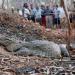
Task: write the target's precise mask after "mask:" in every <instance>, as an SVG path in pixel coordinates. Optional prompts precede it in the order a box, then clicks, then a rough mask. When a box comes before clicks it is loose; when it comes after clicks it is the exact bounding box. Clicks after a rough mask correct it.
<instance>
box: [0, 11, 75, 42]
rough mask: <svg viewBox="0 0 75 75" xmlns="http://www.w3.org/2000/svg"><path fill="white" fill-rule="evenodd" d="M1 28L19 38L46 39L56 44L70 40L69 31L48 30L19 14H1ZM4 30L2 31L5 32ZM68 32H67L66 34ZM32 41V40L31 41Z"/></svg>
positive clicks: (74, 35) (72, 37)
mask: <svg viewBox="0 0 75 75" xmlns="http://www.w3.org/2000/svg"><path fill="white" fill-rule="evenodd" d="M0 27H1V28H3V29H4V30H6V32H9V33H10V34H12V33H13V34H14V35H15V34H16V35H17V36H20V34H21V36H20V37H22V36H24V38H25V37H27V38H29V39H30V38H34V39H45V40H51V41H54V42H59V43H63V42H66V39H67V38H68V37H67V35H68V31H67V29H63V30H62V29H55V30H52V29H46V28H45V27H43V26H41V25H40V24H39V23H33V22H32V21H31V20H27V19H25V18H24V17H22V16H20V15H19V14H17V13H14V14H12V13H8V12H2V13H1V12H0ZM3 29H2V31H3ZM66 31H67V32H66ZM74 32H75V31H74V30H73V31H72V36H71V39H72V40H73V39H74V37H75V33H74ZM31 40H32V39H31Z"/></svg>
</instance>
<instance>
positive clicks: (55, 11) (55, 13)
mask: <svg viewBox="0 0 75 75" xmlns="http://www.w3.org/2000/svg"><path fill="white" fill-rule="evenodd" d="M22 15H23V16H24V17H25V18H26V19H29V20H32V21H33V22H39V23H40V24H41V25H42V26H45V27H48V28H51V27H53V26H56V27H59V28H60V27H61V26H60V20H61V18H62V17H63V16H64V10H63V8H62V7H60V6H58V5H53V6H52V7H51V6H50V5H45V4H44V3H43V4H41V5H38V4H36V5H35V6H34V5H33V4H30V7H29V6H28V4H27V3H24V5H23V9H22Z"/></svg>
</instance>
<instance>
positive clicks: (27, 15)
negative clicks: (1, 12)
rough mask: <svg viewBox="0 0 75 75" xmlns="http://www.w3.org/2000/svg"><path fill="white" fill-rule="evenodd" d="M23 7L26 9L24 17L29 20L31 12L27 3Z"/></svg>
mask: <svg viewBox="0 0 75 75" xmlns="http://www.w3.org/2000/svg"><path fill="white" fill-rule="evenodd" d="M23 7H24V8H23V10H22V12H23V16H24V17H25V18H27V19H28V18H29V16H30V11H29V9H28V4H27V3H25V4H24V6H23Z"/></svg>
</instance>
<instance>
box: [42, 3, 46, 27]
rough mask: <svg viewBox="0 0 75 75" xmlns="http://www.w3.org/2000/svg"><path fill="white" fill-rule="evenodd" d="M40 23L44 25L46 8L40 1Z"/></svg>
mask: <svg viewBox="0 0 75 75" xmlns="http://www.w3.org/2000/svg"><path fill="white" fill-rule="evenodd" d="M41 10H42V11H41V25H42V26H44V27H46V15H45V12H46V8H45V3H42V4H41Z"/></svg>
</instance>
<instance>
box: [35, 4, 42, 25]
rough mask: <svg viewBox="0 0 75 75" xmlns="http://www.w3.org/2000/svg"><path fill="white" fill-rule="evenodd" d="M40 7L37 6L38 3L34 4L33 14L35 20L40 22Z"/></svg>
mask: <svg viewBox="0 0 75 75" xmlns="http://www.w3.org/2000/svg"><path fill="white" fill-rule="evenodd" d="M41 12H42V10H41V8H40V7H39V5H36V8H35V10H34V15H35V21H36V22H39V23H40V24H41Z"/></svg>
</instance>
